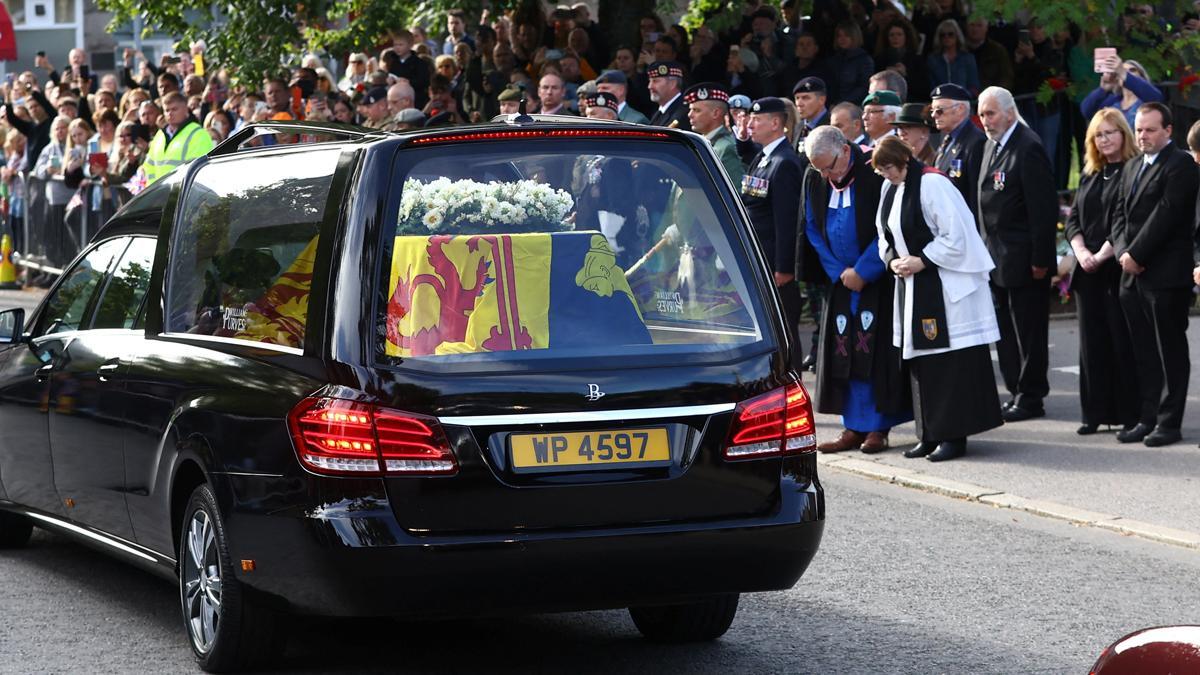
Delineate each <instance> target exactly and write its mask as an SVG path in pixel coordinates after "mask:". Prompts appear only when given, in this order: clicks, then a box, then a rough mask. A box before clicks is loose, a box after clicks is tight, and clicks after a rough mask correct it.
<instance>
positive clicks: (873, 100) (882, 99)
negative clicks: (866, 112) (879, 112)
mask: <svg viewBox="0 0 1200 675" xmlns="http://www.w3.org/2000/svg"><path fill="white" fill-rule="evenodd" d="M862 104H863V107H864V108H865V107H867V106H869V105H894V106H896V107H897V108H899V107H900V106H902V105H904V101H901V100H900V95H899V94H897V93H896V92H894V91H888V90H887V89H880V90H879V91H873V92H871V93H870V94H867V97H866V98H864V99H863V102H862Z"/></svg>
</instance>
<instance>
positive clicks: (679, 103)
mask: <svg viewBox="0 0 1200 675" xmlns="http://www.w3.org/2000/svg"><path fill="white" fill-rule="evenodd" d="M646 75H647V76H648V77H649V78H650V83H649V84H648V85H647V86H648V88H649V89H650V100H651V101H654V102H655V103H657V104H658V110H656V111H655V112H654V115H653V116H652V117H651V118H650V124H652V125H654V126H656V127H671V128H672V129H683V130H684V131H691V130H692V123H691V122H690V121H688V116H687V111H688V109H687V106H686V105H684V104H683V66H681V65H679V64H678V63H675V62H674V61H655V62H654V63H651V64H650V67H649V68H647V69H646Z"/></svg>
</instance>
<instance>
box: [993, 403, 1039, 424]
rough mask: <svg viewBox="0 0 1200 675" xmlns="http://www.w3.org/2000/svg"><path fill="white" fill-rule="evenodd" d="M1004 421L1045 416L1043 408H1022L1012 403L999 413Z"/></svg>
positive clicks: (1020, 420)
mask: <svg viewBox="0 0 1200 675" xmlns="http://www.w3.org/2000/svg"><path fill="white" fill-rule="evenodd" d="M1000 416H1001V417H1003V418H1004V421H1005V422H1024V421H1025V420H1031V419H1033V418H1035V417H1045V416H1046V409H1045V408H1023V407H1021V406H1019V405H1013V406H1012V407H1011V408H1009V409H1008V410H1005V411H1004V412H1003V413H1001V414H1000Z"/></svg>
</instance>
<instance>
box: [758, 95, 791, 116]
mask: <svg viewBox="0 0 1200 675" xmlns="http://www.w3.org/2000/svg"><path fill="white" fill-rule="evenodd" d="M750 113H751V114H754V113H775V114H779V115H786V114H787V104H785V103H784V102H783V99H781V98H776V97H774V96H767V97H766V98H760V99H758V100H757V101H755V102H754V105H752V106H750Z"/></svg>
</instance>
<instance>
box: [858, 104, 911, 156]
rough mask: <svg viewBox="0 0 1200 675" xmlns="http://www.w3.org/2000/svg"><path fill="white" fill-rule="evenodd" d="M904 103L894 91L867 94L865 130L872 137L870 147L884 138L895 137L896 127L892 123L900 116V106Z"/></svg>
mask: <svg viewBox="0 0 1200 675" xmlns="http://www.w3.org/2000/svg"><path fill="white" fill-rule="evenodd" d="M902 105H904V103H903V102H902V101H901V100H900V97H899V96H897V95H896V92H894V91H887V90H880V91H875V92H871V93H870V94H867V97H866V98H864V99H863V103H862V109H863V129H865V130H866V132H867V135H868V136H870V137H871V143H870V145H872V146H874V145H875V144H876V143H878V142H879V141H880V139H882V138H883V137H884V136H894V135H895V134H896V127H894V126H892V122H895V121H896V118H897V117H899V116H900V106H902Z"/></svg>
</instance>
